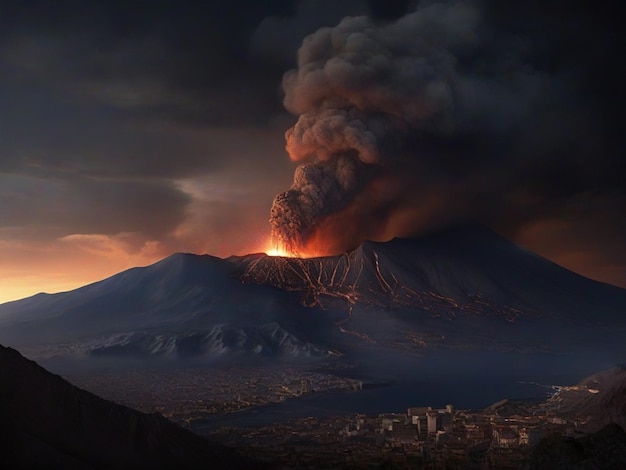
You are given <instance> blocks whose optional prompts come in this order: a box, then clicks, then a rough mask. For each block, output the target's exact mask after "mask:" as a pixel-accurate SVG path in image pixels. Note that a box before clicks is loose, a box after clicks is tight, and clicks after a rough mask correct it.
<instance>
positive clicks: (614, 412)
mask: <svg viewBox="0 0 626 470" xmlns="http://www.w3.org/2000/svg"><path fill="white" fill-rule="evenodd" d="M548 403H549V404H550V405H552V407H555V408H558V410H559V414H561V415H563V416H566V417H575V416H580V417H583V418H585V420H586V425H585V428H586V429H588V430H591V431H597V430H598V429H600V428H601V427H603V426H605V425H607V424H609V423H617V424H619V425H620V426H622V427H624V428H626V366H624V365H622V366H617V367H613V368H611V369H608V370H604V371H601V372H597V373H595V374H593V375H590V376H589V377H586V378H585V379H583V380H581V381H580V382H579V383H578V384H576V385H575V386H572V387H565V388H563V389H561V390H559V392H558V393H557V394H555V395H554V396H552V397H551V398H550V400H548Z"/></svg>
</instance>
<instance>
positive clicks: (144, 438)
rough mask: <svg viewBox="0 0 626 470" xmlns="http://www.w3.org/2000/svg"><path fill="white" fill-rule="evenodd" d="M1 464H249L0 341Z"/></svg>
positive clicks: (243, 465) (14, 465)
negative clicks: (75, 383)
mask: <svg viewBox="0 0 626 470" xmlns="http://www.w3.org/2000/svg"><path fill="white" fill-rule="evenodd" d="M0 417H1V418H2V426H1V427H0V466H1V467H2V468H66V469H70V468H72V469H74V468H75V469H83V468H84V469H88V468H204V467H206V468H209V467H210V468H251V466H252V468H254V466H255V465H256V464H255V462H252V461H249V460H247V459H245V458H243V457H240V456H239V455H237V454H235V453H234V452H232V451H230V450H229V449H227V448H224V447H222V446H219V445H215V444H211V443H209V442H208V441H206V440H204V439H203V438H201V437H199V436H197V435H196V434H193V433H192V432H191V431H187V430H186V429H183V428H181V427H179V426H177V425H175V424H173V423H171V422H170V421H168V420H167V419H165V418H164V417H162V416H161V415H158V414H145V413H141V412H139V411H135V410H132V409H130V408H126V407H124V406H121V405H117V404H115V403H113V402H109V401H106V400H103V399H101V398H99V397H97V396H95V395H93V394H91V393H89V392H86V391H84V390H81V389H79V388H76V387H74V386H73V385H71V384H70V383H68V382H66V381H65V380H63V379H62V378H61V377H59V376H56V375H53V374H51V373H49V372H47V371H46V370H45V369H43V368H41V367H39V366H38V365H37V364H36V363H34V362H32V361H29V360H27V359H25V358H24V357H22V356H21V355H20V354H19V353H18V352H17V351H15V350H13V349H10V348H5V347H3V346H0Z"/></svg>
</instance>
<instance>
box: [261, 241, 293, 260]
mask: <svg viewBox="0 0 626 470" xmlns="http://www.w3.org/2000/svg"><path fill="white" fill-rule="evenodd" d="M263 252H264V253H265V254H266V255H267V256H280V257H283V258H296V257H298V256H299V255H298V253H295V252H293V251H291V250H288V249H287V248H286V247H285V246H284V245H283V244H282V243H280V242H277V241H276V240H273V239H272V237H270V238H269V239H268V240H267V242H266V244H265V248H264V249H263Z"/></svg>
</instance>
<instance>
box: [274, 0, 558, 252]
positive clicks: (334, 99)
mask: <svg viewBox="0 0 626 470" xmlns="http://www.w3.org/2000/svg"><path fill="white" fill-rule="evenodd" d="M489 37H490V36H489V32H488V30H486V29H485V25H484V24H483V23H482V18H481V15H480V13H479V12H478V11H477V10H476V8H474V7H473V6H472V5H471V4H469V3H466V2H458V3H457V2H454V3H451V4H443V3H433V4H427V5H424V6H420V7H418V8H417V9H416V10H415V11H414V12H412V13H410V14H407V15H406V16H404V17H402V18H400V19H398V20H396V21H395V22H390V23H383V24H380V23H376V22H374V21H373V20H372V19H370V18H367V17H347V18H345V19H343V20H342V21H341V23H339V24H338V25H337V26H335V27H333V28H321V29H319V30H318V31H316V32H315V33H313V34H311V35H309V36H308V37H306V38H305V40H304V42H303V44H302V46H301V47H300V49H299V51H298V67H297V69H294V70H291V71H289V72H287V73H286V74H285V76H284V77H283V89H284V91H285V98H284V105H285V107H286V109H287V110H288V111H290V112H291V113H293V114H294V115H297V116H298V120H297V122H296V123H295V125H294V126H293V127H292V128H290V129H289V130H287V132H286V134H285V138H286V150H287V153H288V155H289V157H290V159H291V160H292V161H293V162H296V163H298V164H299V166H298V167H297V168H296V169H295V174H294V178H293V183H292V185H291V187H290V188H289V189H288V190H287V191H285V192H282V193H280V194H278V195H277V196H276V197H275V199H274V202H273V205H272V208H271V215H270V225H271V237H272V241H273V244H274V245H275V246H277V247H281V248H280V250H278V251H273V252H272V253H283V254H289V255H297V256H303V257H304V256H306V257H308V256H320V255H336V254H341V253H345V252H346V251H349V250H353V249H355V248H357V247H358V246H359V245H360V244H361V243H362V242H363V241H365V240H374V241H388V240H390V239H392V238H393V237H395V236H404V237H406V236H414V235H417V234H420V233H424V232H425V231H427V230H430V229H433V228H439V227H442V226H445V225H449V224H450V223H457V222H459V221H464V220H468V219H477V220H488V219H489V217H490V214H492V213H493V214H497V213H498V211H511V210H517V209H519V207H517V205H520V204H525V203H526V200H527V199H525V198H523V197H520V194H523V193H524V191H526V190H527V189H528V188H525V187H523V186H524V185H525V184H526V183H525V182H524V181H523V180H520V179H519V178H517V179H512V178H510V176H507V171H506V170H505V168H504V167H505V166H506V165H508V163H507V162H506V161H508V160H507V158H505V155H504V152H507V151H508V152H510V149H508V150H505V147H504V146H503V144H502V143H503V142H509V141H510V140H511V138H512V135H513V133H514V132H515V131H514V129H516V126H517V125H518V122H519V119H520V116H521V115H522V114H521V113H523V112H525V111H524V110H529V109H534V107H536V106H544V105H543V104H541V103H542V100H541V98H542V96H543V95H542V94H543V93H548V94H553V93H552V92H553V90H551V89H550V86H551V85H550V82H549V81H541V80H537V78H536V75H534V74H533V73H534V71H533V70H532V68H529V67H527V66H525V65H524V63H523V60H522V58H521V57H517V62H512V54H513V55H515V53H516V52H517V50H516V49H515V47H514V44H511V45H510V47H509V43H508V42H507V40H504V39H503V42H502V43H501V44H500V46H501V47H498V48H493V47H490V43H488V42H487V39H488V38H489ZM479 58H480V60H478V59H479ZM477 61H478V62H480V64H481V69H480V70H478V69H476V66H475V63H476V62H477ZM503 71H506V73H504V72H503ZM555 96H556V95H555ZM507 145H508V144H507ZM529 158H530V157H529ZM494 159H498V162H500V161H501V160H502V161H503V162H501V163H498V165H493V164H492V163H493V161H494ZM512 164H513V166H515V162H512ZM529 164H531V165H532V161H529ZM494 168H496V170H494ZM537 171H538V172H541V171H542V170H541V168H539V167H538V168H537ZM520 185H521V186H520ZM504 193H507V194H509V193H510V195H511V197H502V195H503V194H504ZM496 196H497V197H496ZM500 205H505V206H506V207H500ZM329 221H330V222H329Z"/></svg>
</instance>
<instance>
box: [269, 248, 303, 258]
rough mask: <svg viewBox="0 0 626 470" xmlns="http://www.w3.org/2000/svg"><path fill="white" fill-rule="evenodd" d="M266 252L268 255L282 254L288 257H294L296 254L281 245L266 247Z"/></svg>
mask: <svg viewBox="0 0 626 470" xmlns="http://www.w3.org/2000/svg"><path fill="white" fill-rule="evenodd" d="M265 254H266V255H267V256H282V257H286V258H292V257H295V256H296V255H295V254H294V253H290V252H289V251H287V250H286V249H284V248H282V247H280V246H273V247H271V248H268V249H266V250H265Z"/></svg>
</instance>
